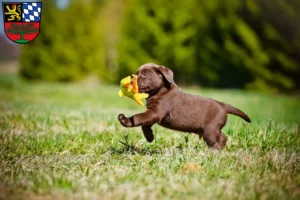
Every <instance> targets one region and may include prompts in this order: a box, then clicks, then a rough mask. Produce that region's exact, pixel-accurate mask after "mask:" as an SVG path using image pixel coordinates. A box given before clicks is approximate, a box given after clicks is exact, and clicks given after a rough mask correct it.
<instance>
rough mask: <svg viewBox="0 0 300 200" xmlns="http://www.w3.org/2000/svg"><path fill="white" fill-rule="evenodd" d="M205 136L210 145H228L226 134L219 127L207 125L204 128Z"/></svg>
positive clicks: (219, 147)
mask: <svg viewBox="0 0 300 200" xmlns="http://www.w3.org/2000/svg"><path fill="white" fill-rule="evenodd" d="M203 138H204V140H205V142H206V144H207V145H208V146H209V147H212V148H216V149H222V148H224V147H225V145H226V140H227V138H226V136H225V135H224V134H223V133H222V132H221V130H220V129H219V128H218V127H207V128H205V129H204V134H203Z"/></svg>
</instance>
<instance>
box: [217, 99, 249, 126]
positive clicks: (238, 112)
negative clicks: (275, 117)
mask: <svg viewBox="0 0 300 200" xmlns="http://www.w3.org/2000/svg"><path fill="white" fill-rule="evenodd" d="M221 104H222V105H223V107H224V109H225V110H226V111H227V113H229V114H233V115H236V116H239V117H241V118H243V119H244V120H245V121H246V122H249V123H250V122H251V119H250V118H249V117H248V115H246V114H245V113H244V112H243V111H241V110H239V109H237V108H236V107H233V106H232V105H230V104H226V103H221Z"/></svg>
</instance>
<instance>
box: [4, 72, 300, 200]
mask: <svg viewBox="0 0 300 200" xmlns="http://www.w3.org/2000/svg"><path fill="white" fill-rule="evenodd" d="M184 90H186V91H188V92H189V93H194V94H200V95H204V96H207V97H211V98H215V99H218V100H220V101H225V102H228V103H230V104H232V105H235V106H237V107H238V108H240V109H242V110H243V111H245V112H246V113H247V114H249V116H250V117H251V119H252V123H251V124H247V123H245V122H243V120H242V119H239V118H237V117H235V116H230V117H229V120H228V123H227V125H226V127H225V128H224V132H225V133H226V135H227V136H228V145H227V147H226V148H225V149H224V150H222V151H216V150H211V149H208V148H207V147H206V145H205V143H204V142H203V141H202V140H201V141H200V140H199V138H198V137H197V136H196V135H193V134H186V133H179V132H174V131H171V130H167V129H164V128H161V127H159V126H154V132H155V141H154V142H153V143H151V144H150V143H147V142H146V140H145V139H144V138H143V136H142V132H141V130H140V128H133V129H126V128H123V127H121V126H120V124H119V122H118V121H117V115H118V114H119V113H124V114H125V115H126V116H130V115H131V114H134V113H137V112H143V111H144V110H145V108H144V107H140V106H138V105H137V104H136V103H135V102H134V101H132V100H129V99H127V98H119V97H118V96H117V93H118V87H116V86H93V87H90V86H87V85H82V84H78V83H77V84H54V83H53V84H50V83H48V84H46V83H31V84H30V83H24V82H23V81H21V80H19V79H18V78H17V77H16V76H14V75H10V76H3V75H2V76H0V131H1V133H0V199H1V198H3V199H7V198H8V197H10V198H11V199H16V198H21V199H28V198H29V199H30V198H41V199H44V198H45V199H47V198H51V197H52V198H56V199H65V198H69V199H74V198H77V199H82V198H86V199H93V198H94V199H95V198H98V199H299V198H300V175H299V174H300V137H299V136H300V135H299V134H300V132H299V124H300V112H299V111H300V105H299V97H293V96H284V95H278V94H277V95H267V94H260V93H253V92H243V91H239V90H226V91H220V90H202V89H190V88H184Z"/></svg>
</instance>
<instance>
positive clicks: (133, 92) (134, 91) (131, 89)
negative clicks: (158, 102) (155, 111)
mask: <svg viewBox="0 0 300 200" xmlns="http://www.w3.org/2000/svg"><path fill="white" fill-rule="evenodd" d="M132 76H133V83H132V84H131V77H130V76H127V77H125V78H123V79H122V80H121V83H120V91H119V93H118V95H119V96H120V97H123V96H124V95H125V96H127V97H129V98H131V99H133V100H135V101H136V102H137V103H138V104H139V105H140V106H144V104H143V102H142V101H143V100H144V99H146V98H148V96H149V95H148V94H146V93H139V88H138V84H137V76H136V75H132Z"/></svg>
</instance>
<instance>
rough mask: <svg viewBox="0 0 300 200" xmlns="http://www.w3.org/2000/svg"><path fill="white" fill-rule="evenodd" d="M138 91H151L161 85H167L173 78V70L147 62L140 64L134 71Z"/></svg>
mask: <svg viewBox="0 0 300 200" xmlns="http://www.w3.org/2000/svg"><path fill="white" fill-rule="evenodd" d="M136 75H137V76H138V87H139V92H141V93H142V92H145V93H148V94H150V93H153V92H155V91H158V90H159V89H160V88H162V87H163V86H166V87H169V86H170V85H171V83H172V82H174V80H173V72H172V70H170V69H169V68H167V67H164V66H160V65H156V64H154V63H148V64H144V65H142V66H141V67H140V68H139V69H138V70H137V72H136Z"/></svg>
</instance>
